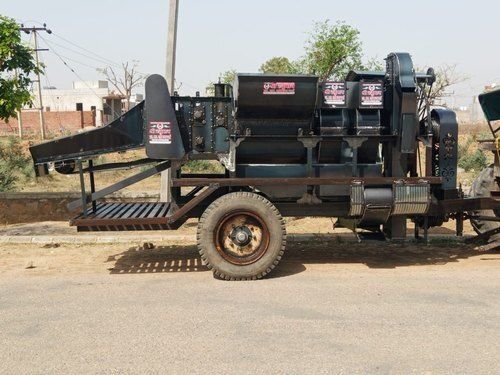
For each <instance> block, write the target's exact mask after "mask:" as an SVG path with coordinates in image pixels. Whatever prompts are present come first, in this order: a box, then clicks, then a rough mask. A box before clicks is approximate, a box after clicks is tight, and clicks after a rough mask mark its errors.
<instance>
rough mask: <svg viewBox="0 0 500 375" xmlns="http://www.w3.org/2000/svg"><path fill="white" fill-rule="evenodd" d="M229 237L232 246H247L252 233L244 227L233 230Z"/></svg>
mask: <svg viewBox="0 0 500 375" xmlns="http://www.w3.org/2000/svg"><path fill="white" fill-rule="evenodd" d="M230 236H231V240H232V241H233V242H234V244H235V245H236V246H240V247H243V246H247V245H248V244H249V243H250V241H251V240H252V238H253V236H252V232H251V231H250V229H249V228H248V227H246V226H244V227H236V228H234V229H233V231H232V232H231V235H230Z"/></svg>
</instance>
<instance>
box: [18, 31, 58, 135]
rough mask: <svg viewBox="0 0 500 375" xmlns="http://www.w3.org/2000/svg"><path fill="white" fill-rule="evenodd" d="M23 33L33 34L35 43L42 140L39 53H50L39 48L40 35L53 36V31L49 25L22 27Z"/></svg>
mask: <svg viewBox="0 0 500 375" xmlns="http://www.w3.org/2000/svg"><path fill="white" fill-rule="evenodd" d="M21 31H24V32H25V33H26V34H30V33H33V39H34V41H35V62H36V67H37V74H36V75H37V81H36V82H37V86H38V100H39V102H40V108H39V114H40V134H41V136H42V139H45V118H44V116H43V101H42V81H41V79H40V60H39V58H38V52H39V51H48V49H47V48H41V49H40V48H38V33H39V32H40V31H45V32H46V33H47V34H52V30H50V29H47V25H46V24H43V27H24V25H21Z"/></svg>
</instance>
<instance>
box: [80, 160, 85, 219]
mask: <svg viewBox="0 0 500 375" xmlns="http://www.w3.org/2000/svg"><path fill="white" fill-rule="evenodd" d="M78 173H79V174H80V190H81V192H82V207H83V217H87V192H86V191H85V176H84V174H83V162H82V161H81V160H78Z"/></svg>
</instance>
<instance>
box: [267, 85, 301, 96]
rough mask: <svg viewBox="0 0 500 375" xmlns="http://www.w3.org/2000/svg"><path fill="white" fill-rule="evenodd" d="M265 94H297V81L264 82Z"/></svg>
mask: <svg viewBox="0 0 500 375" xmlns="http://www.w3.org/2000/svg"><path fill="white" fill-rule="evenodd" d="M262 93H263V94H264V95H295V82H264V88H263V91H262Z"/></svg>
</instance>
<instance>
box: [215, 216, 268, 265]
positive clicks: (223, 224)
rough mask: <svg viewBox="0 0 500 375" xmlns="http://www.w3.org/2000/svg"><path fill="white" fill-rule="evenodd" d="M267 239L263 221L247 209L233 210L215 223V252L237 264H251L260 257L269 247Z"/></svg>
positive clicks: (265, 226)
mask: <svg viewBox="0 0 500 375" xmlns="http://www.w3.org/2000/svg"><path fill="white" fill-rule="evenodd" d="M239 235H241V236H242V238H241V239H239V238H238V236H239ZM269 240H270V236H269V229H268V227H267V225H266V223H265V221H264V220H263V219H262V218H261V217H260V216H259V215H257V214H255V213H253V212H249V211H234V212H231V213H229V214H228V215H225V216H224V217H223V218H222V219H221V220H220V221H219V222H218V223H217V226H216V230H215V233H214V243H215V248H216V250H217V252H218V253H219V254H220V255H221V256H222V257H223V258H224V259H225V260H227V261H228V262H230V263H232V264H235V265H238V266H244V265H248V264H252V263H255V262H257V261H258V260H259V259H260V258H262V256H263V255H264V254H265V253H266V251H267V248H268V247H269Z"/></svg>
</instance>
